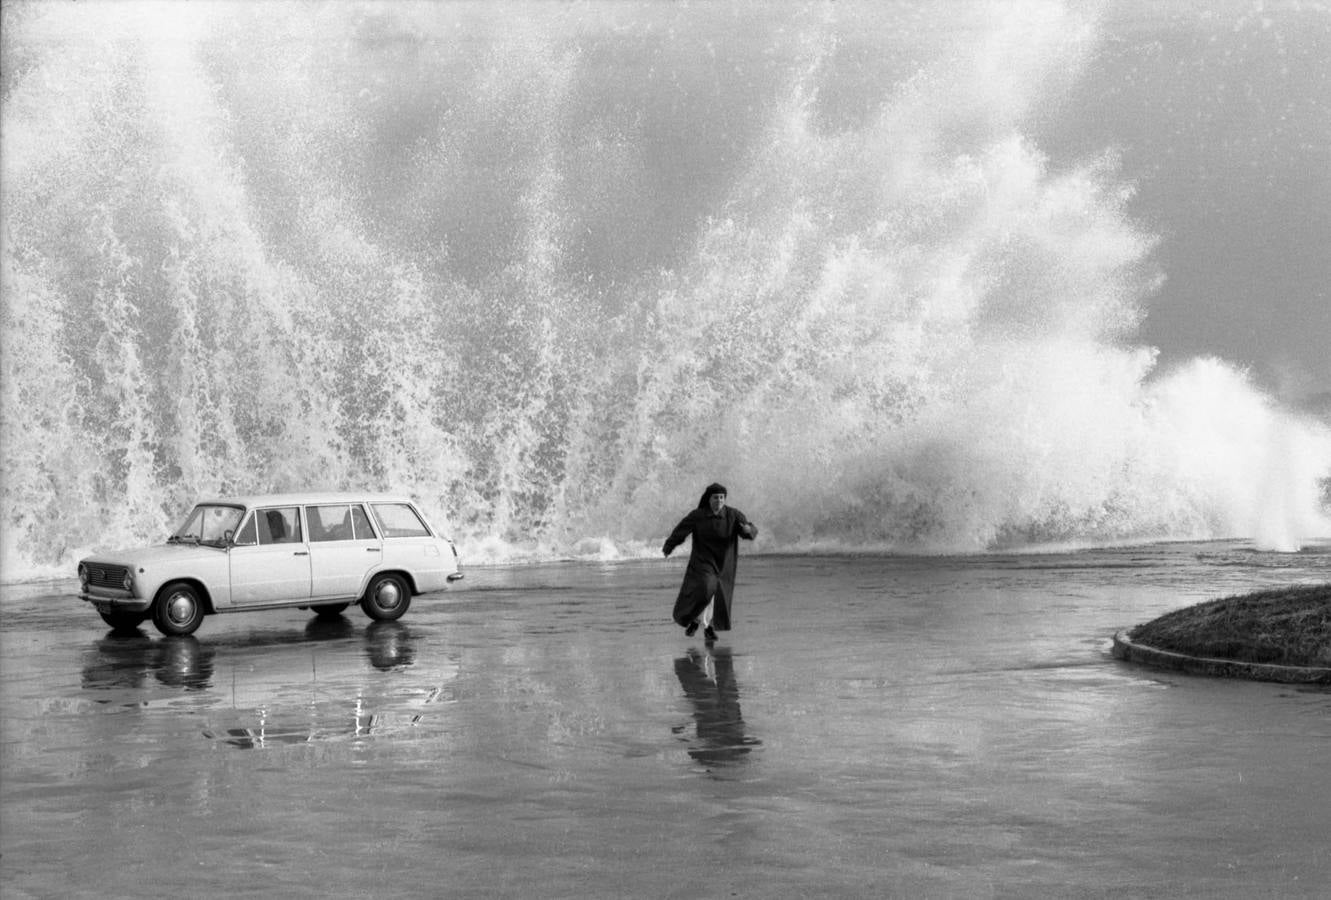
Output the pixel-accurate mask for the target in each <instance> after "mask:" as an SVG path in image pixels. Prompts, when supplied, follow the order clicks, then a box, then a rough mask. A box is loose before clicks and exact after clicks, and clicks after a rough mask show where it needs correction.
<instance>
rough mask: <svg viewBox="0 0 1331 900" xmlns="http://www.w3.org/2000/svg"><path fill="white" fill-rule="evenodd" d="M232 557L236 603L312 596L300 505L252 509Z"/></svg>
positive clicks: (308, 555)
mask: <svg viewBox="0 0 1331 900" xmlns="http://www.w3.org/2000/svg"><path fill="white" fill-rule="evenodd" d="M230 559H231V603H232V605H234V606H258V605H262V604H265V603H275V602H279V601H283V600H308V599H309V597H310V548H309V546H308V545H307V544H306V543H305V538H304V530H303V528H302V527H301V517H300V507H298V506H279V507H271V508H266V509H256V510H254V511H253V512H252V513H250V515H249V516H247V517H246V519H245V522H244V523H243V524H242V525H241V527H240V531H238V532H236V537H235V540H234V542H233V544H232V547H231V553H230Z"/></svg>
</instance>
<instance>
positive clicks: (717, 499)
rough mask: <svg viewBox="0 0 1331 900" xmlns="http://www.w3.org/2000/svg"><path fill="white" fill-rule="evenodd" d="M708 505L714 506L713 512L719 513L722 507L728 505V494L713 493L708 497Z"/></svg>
mask: <svg viewBox="0 0 1331 900" xmlns="http://www.w3.org/2000/svg"><path fill="white" fill-rule="evenodd" d="M707 505H708V506H710V507H711V508H712V512H713V513H719V512H720V511H721V507H723V506H725V505H726V495H725V494H713V495H712V496H710V497H708V498H707Z"/></svg>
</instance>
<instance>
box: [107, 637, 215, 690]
mask: <svg viewBox="0 0 1331 900" xmlns="http://www.w3.org/2000/svg"><path fill="white" fill-rule="evenodd" d="M215 655H216V654H215V651H213V650H212V649H211V648H209V647H206V646H204V645H202V644H200V643H199V642H198V641H197V640H196V639H195V638H194V637H193V636H192V635H177V636H175V637H165V638H162V639H161V640H156V641H154V640H152V639H151V638H149V637H147V636H146V635H144V634H142V633H137V634H121V633H117V632H111V633H110V634H108V635H107V636H106V637H104V638H102V639H101V640H100V641H98V642H97V643H96V644H95V645H94V646H93V649H92V650H91V651H89V652H88V653H87V654H86V655H85V662H84V666H83V686H84V687H85V688H88V689H91V690H104V689H108V688H136V687H142V686H143V684H144V682H145V681H146V679H147V677H148V676H149V675H150V674H151V675H152V676H153V677H154V678H156V679H157V680H158V681H159V682H161V683H162V684H165V685H170V686H171V687H180V688H185V689H186V690H202V689H204V688H207V687H208V686H209V685H210V684H211V682H212V675H213V657H214V656H215Z"/></svg>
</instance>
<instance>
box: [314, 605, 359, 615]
mask: <svg viewBox="0 0 1331 900" xmlns="http://www.w3.org/2000/svg"><path fill="white" fill-rule="evenodd" d="M350 605H351V604H350V603H322V604H320V605H319V606H316V607H315V608H314V614H315V615H316V616H318V617H319V618H321V619H338V618H341V616H342V610H344V609H346V608H347V607H348V606H350Z"/></svg>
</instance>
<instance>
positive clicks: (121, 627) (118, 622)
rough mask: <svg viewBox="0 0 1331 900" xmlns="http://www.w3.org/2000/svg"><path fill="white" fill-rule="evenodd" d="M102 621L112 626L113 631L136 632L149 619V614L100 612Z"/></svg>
mask: <svg viewBox="0 0 1331 900" xmlns="http://www.w3.org/2000/svg"><path fill="white" fill-rule="evenodd" d="M97 615H99V616H101V617H102V621H103V622H105V623H106V624H107V625H110V626H111V628H112V630H113V631H134V630H135V629H137V628H138V627H139V626H140V625H142V624H143V620H144V619H146V618H148V614H147V613H130V612H99V613H97Z"/></svg>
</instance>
